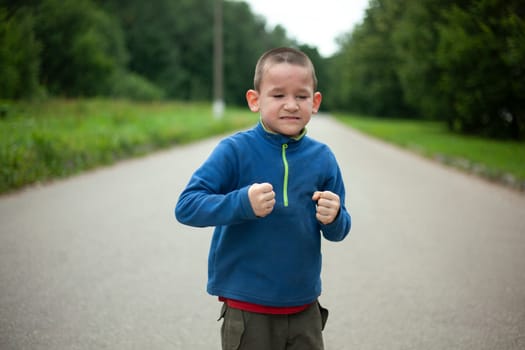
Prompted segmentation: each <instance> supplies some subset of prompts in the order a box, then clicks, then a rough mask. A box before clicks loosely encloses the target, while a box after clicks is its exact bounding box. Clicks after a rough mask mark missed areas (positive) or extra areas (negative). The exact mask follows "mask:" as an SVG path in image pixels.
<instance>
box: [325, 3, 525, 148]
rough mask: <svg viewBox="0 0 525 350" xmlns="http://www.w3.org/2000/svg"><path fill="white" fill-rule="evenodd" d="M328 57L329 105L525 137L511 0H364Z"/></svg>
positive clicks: (522, 38) (524, 82) (523, 19)
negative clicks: (356, 20)
mask: <svg viewBox="0 0 525 350" xmlns="http://www.w3.org/2000/svg"><path fill="white" fill-rule="evenodd" d="M340 45H341V50H340V52H339V53H338V54H337V55H336V56H334V58H332V59H331V64H330V66H329V67H330V69H331V82H332V83H331V86H332V88H331V89H330V90H329V92H328V95H329V96H330V97H329V98H330V99H329V105H330V107H331V108H333V109H342V110H351V111H354V112H358V113H364V114H370V115H382V116H405V117H406V116H418V117H421V118H426V119H434V120H441V121H444V122H446V123H447V125H448V127H449V128H450V129H451V130H454V131H460V132H463V133H469V134H478V135H484V136H490V137H498V138H513V139H523V138H525V112H524V108H523V96H525V76H524V74H525V73H524V65H523V62H525V60H524V58H525V9H524V7H523V5H522V4H521V1H519V0H510V1H503V0H454V1H452V0H444V1H437V0H423V1H420V0H401V1H399V0H373V1H371V2H370V6H369V9H368V10H367V13H366V16H365V19H364V21H363V23H362V24H361V25H359V26H357V27H356V28H355V29H354V30H353V31H352V32H351V33H349V34H347V35H346V36H344V37H342V38H341V39H340Z"/></svg>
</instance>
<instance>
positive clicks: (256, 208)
mask: <svg viewBox="0 0 525 350" xmlns="http://www.w3.org/2000/svg"><path fill="white" fill-rule="evenodd" d="M248 198H249V199H250V204H251V205H252V209H253V212H254V213H255V215H256V216H258V217H261V218H262V217H265V216H266V215H268V214H270V213H271V212H272V210H273V206H274V205H275V192H274V191H273V186H272V185H271V184H269V183H267V182H265V183H262V184H258V183H255V184H253V185H251V186H250V188H249V189H248Z"/></svg>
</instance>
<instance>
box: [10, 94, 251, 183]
mask: <svg viewBox="0 0 525 350" xmlns="http://www.w3.org/2000/svg"><path fill="white" fill-rule="evenodd" d="M211 110H212V109H211V105H210V104H207V103H200V104H199V103H191V104H190V103H181V102H153V103H137V102H129V101H124V100H104V99H87V100H60V99H52V100H47V101H44V102H33V103H28V102H12V101H3V102H2V101H0V113H3V114H4V115H3V116H2V118H0V166H1V170H0V193H3V192H7V191H10V190H13V189H17V188H20V187H23V186H25V185H28V184H32V183H35V182H41V181H47V180H50V179H54V178H57V177H64V176H68V175H71V174H74V173H78V172H80V171H84V170H87V169H91V168H94V167H96V166H100V165H106V164H111V163H113V162H115V161H117V160H120V159H124V158H128V157H133V156H139V155H143V154H146V153H148V152H150V151H152V150H156V149H160V148H165V147H168V146H172V145H176V144H183V143H188V142H191V141H194V140H197V139H201V138H204V137H208V136H211V135H216V134H222V133H228V132H231V131H233V130H237V129H241V128H244V127H246V126H248V125H253V124H254V123H255V122H256V121H257V118H258V117H257V116H256V115H255V114H252V113H251V112H249V111H248V110H247V109H235V108H233V109H232V108H229V109H227V110H226V113H225V116H224V117H223V118H222V119H220V120H216V119H214V118H213V115H212V112H211Z"/></svg>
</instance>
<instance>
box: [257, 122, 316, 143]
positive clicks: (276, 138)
mask: <svg viewBox="0 0 525 350" xmlns="http://www.w3.org/2000/svg"><path fill="white" fill-rule="evenodd" d="M256 130H257V132H258V133H260V134H261V135H262V136H263V137H264V139H266V140H268V141H270V142H271V143H273V144H275V145H278V146H279V147H280V146H281V145H283V144H285V143H286V144H289V145H291V144H296V143H299V142H300V141H301V140H303V138H304V136H305V135H306V132H307V130H306V128H304V129H303V131H302V132H301V134H299V136H296V137H289V136H284V135H281V134H278V133H275V132H272V131H270V130H268V129H267V128H266V126H265V125H264V123H263V122H262V120H260V121H259V124H258V125H257V127H256Z"/></svg>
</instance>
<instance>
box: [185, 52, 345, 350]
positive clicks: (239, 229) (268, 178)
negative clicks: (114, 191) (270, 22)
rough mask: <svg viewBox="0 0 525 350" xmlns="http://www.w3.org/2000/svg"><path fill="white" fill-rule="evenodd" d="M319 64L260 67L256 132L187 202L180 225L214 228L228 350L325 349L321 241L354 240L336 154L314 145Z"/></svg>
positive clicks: (298, 61) (225, 143) (227, 147)
mask: <svg viewBox="0 0 525 350" xmlns="http://www.w3.org/2000/svg"><path fill="white" fill-rule="evenodd" d="M316 89H317V78H316V76H315V70H314V67H313V65H312V63H311V61H310V59H309V58H308V57H307V56H306V55H305V54H304V53H302V52H301V51H298V50H295V49H291V48H277V49H273V50H270V51H268V52H266V53H264V54H263V55H262V56H261V58H260V59H259V61H258V62H257V66H256V68H255V78H254V89H253V90H248V91H247V93H246V99H247V101H248V106H249V108H250V110H251V111H252V112H259V113H260V117H261V119H260V122H259V124H258V125H257V126H256V127H254V128H253V129H251V130H248V131H245V132H240V133H237V134H235V135H233V136H231V137H228V138H226V139H224V140H222V141H221V142H220V143H219V144H218V146H217V147H216V148H215V150H214V151H213V152H212V154H211V155H210V156H209V158H208V159H207V160H206V161H205V162H204V164H203V165H202V166H201V167H200V168H199V169H197V170H196V172H195V173H194V174H193V176H192V177H191V179H190V182H189V184H188V186H187V187H186V189H185V190H184V191H183V192H182V194H181V195H180V197H179V200H178V203H177V206H176V210H175V213H176V217H177V219H178V220H179V221H180V222H181V223H184V224H187V225H191V226H199V227H204V226H215V231H214V234H213V238H212V242H211V248H210V254H209V261H208V287H207V290H208V293H210V294H211V295H216V296H218V297H219V300H221V301H223V302H224V303H223V307H222V311H221V317H223V318H224V321H223V325H222V328H221V338H222V347H223V349H249V350H258V349H261V350H262V349H264V350H284V349H297V350H308V349H323V338H322V329H323V328H324V325H325V322H326V318H327V316H328V311H327V310H326V309H324V308H322V307H321V306H320V304H319V303H318V302H317V298H318V297H319V295H320V294H321V278H320V274H321V234H322V235H323V236H324V237H325V238H326V239H328V240H330V241H340V240H342V239H343V238H345V236H346V235H347V234H348V232H349V231H350V226H351V220H350V215H349V214H348V212H347V210H346V208H345V205H344V200H345V189H344V185H343V179H342V177H341V173H340V170H339V166H338V164H337V162H336V159H335V157H334V155H333V153H332V152H331V151H330V149H329V148H328V147H327V146H326V145H324V144H321V143H319V142H317V141H314V140H313V139H311V138H309V137H307V136H306V128H305V127H306V125H307V124H308V122H309V121H310V118H311V116H312V114H315V113H317V111H318V110H319V106H320V104H321V99H322V97H321V93H319V92H317V91H316Z"/></svg>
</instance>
